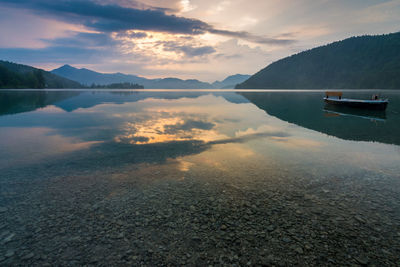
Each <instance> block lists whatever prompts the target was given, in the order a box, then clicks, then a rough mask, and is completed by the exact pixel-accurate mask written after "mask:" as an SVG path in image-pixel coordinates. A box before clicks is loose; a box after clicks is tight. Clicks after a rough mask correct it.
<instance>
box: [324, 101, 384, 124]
mask: <svg viewBox="0 0 400 267" xmlns="http://www.w3.org/2000/svg"><path fill="white" fill-rule="evenodd" d="M323 110H324V116H325V117H335V116H349V117H357V118H361V119H367V120H373V121H386V112H385V110H363V109H353V108H349V107H341V106H334V105H329V104H326V105H325V107H324V109H323Z"/></svg>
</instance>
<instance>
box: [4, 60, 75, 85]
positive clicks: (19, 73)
mask: <svg viewBox="0 0 400 267" xmlns="http://www.w3.org/2000/svg"><path fill="white" fill-rule="evenodd" d="M80 87H82V85H80V84H79V83H77V82H75V81H71V80H69V79H66V78H63V77H59V76H57V75H55V74H53V73H50V72H47V71H44V70H41V69H37V68H34V67H31V66H27V65H22V64H16V63H12V62H8V61H2V60H0V88H3V89H5V88H12V89H20V88H32V89H38V88H80Z"/></svg>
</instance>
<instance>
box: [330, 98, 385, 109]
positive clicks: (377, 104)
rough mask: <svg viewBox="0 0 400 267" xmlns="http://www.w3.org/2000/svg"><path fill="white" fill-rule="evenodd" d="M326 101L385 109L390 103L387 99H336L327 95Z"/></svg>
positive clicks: (334, 103) (364, 107)
mask: <svg viewBox="0 0 400 267" xmlns="http://www.w3.org/2000/svg"><path fill="white" fill-rule="evenodd" d="M324 101H325V103H327V104H329V105H335V106H343V107H351V108H360V109H372V110H385V109H386V107H387V105H388V101H387V100H357V99H334V98H326V97H325V98H324Z"/></svg>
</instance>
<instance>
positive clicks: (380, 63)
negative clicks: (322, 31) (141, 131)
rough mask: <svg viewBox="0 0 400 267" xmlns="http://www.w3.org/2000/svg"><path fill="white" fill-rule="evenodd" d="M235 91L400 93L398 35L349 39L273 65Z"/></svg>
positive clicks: (238, 86) (399, 45) (399, 38)
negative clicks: (397, 90)
mask: <svg viewBox="0 0 400 267" xmlns="http://www.w3.org/2000/svg"><path fill="white" fill-rule="evenodd" d="M236 88H237V89H251V88H254V89H261V88H265V89H362V88H370V89H400V33H393V34H386V35H379V36H361V37H352V38H349V39H346V40H343V41H339V42H335V43H332V44H328V45H326V46H321V47H317V48H314V49H311V50H308V51H305V52H301V53H299V54H296V55H293V56H290V57H287V58H284V59H281V60H279V61H276V62H274V63H272V64H270V65H269V66H267V67H266V68H264V69H263V70H261V71H259V72H258V73H256V74H255V75H253V76H252V77H250V78H249V79H248V80H246V81H245V82H243V83H241V84H238V85H237V86H236Z"/></svg>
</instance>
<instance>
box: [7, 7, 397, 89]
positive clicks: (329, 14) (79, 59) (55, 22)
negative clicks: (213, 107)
mask: <svg viewBox="0 0 400 267" xmlns="http://www.w3.org/2000/svg"><path fill="white" fill-rule="evenodd" d="M399 14H400V0H387V1H385V0H380V1H379V0H0V59H1V60H8V61H12V62H17V63H21V64H27V65H32V66H35V67H39V68H43V69H46V70H51V69H54V68H57V67H60V66H62V65H64V64H70V65H72V66H74V67H78V68H88V69H92V70H95V71H99V72H106V73H114V72H122V73H127V74H135V75H139V76H144V77H148V78H162V77H177V78H183V79H199V80H202V81H208V82H213V81H215V80H222V79H224V78H226V77H227V76H228V75H232V74H237V73H241V74H254V73H256V72H257V71H259V70H260V69H262V68H264V67H266V66H267V65H268V64H270V63H272V62H274V61H276V60H278V59H280V58H283V57H286V56H289V55H292V54H294V53H298V52H301V51H304V50H307V49H311V48H313V47H316V46H320V45H324V44H327V43H331V42H334V41H338V40H342V39H345V38H348V37H351V36H359V35H365V34H384V33H391V32H398V31H400V16H399Z"/></svg>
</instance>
